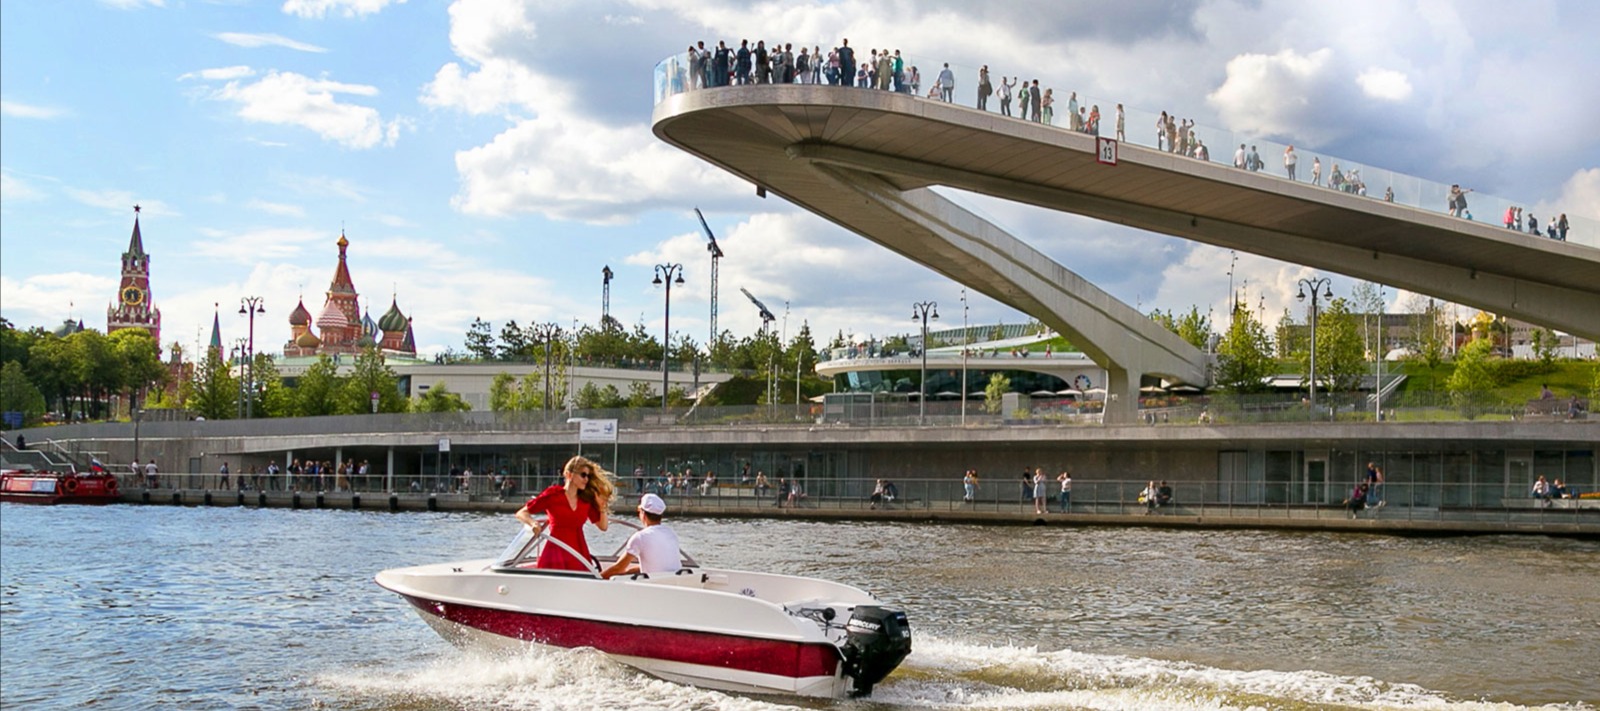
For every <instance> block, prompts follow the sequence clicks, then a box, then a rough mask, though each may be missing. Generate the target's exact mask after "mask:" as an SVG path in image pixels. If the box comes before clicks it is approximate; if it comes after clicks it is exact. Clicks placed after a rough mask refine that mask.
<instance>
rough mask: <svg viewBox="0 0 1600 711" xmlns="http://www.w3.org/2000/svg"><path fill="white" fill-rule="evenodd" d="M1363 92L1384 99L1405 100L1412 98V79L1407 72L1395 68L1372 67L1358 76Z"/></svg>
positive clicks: (1357, 81) (1358, 82)
mask: <svg viewBox="0 0 1600 711" xmlns="http://www.w3.org/2000/svg"><path fill="white" fill-rule="evenodd" d="M1356 83H1357V84H1360V85H1361V91H1362V93H1364V94H1366V95H1367V96H1369V97H1371V98H1374V99H1381V100H1383V101H1405V100H1406V99H1409V98H1411V81H1410V80H1409V79H1407V78H1406V75H1405V74H1402V73H1400V72H1397V71H1394V70H1393V69H1379V68H1377V67H1372V68H1370V69H1368V70H1366V71H1364V72H1362V73H1361V75H1360V76H1357V77H1356Z"/></svg>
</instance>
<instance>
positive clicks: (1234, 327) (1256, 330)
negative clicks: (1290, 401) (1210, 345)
mask: <svg viewBox="0 0 1600 711" xmlns="http://www.w3.org/2000/svg"><path fill="white" fill-rule="evenodd" d="M1217 356H1218V358H1217V384H1218V385H1220V386H1222V387H1224V388H1226V389H1228V390H1232V391H1234V392H1238V393H1256V392H1262V391H1265V390H1266V389H1267V385H1266V383H1265V382H1264V381H1265V380H1266V378H1268V377H1270V376H1271V375H1272V374H1273V371H1274V370H1276V365H1277V364H1276V363H1275V362H1274V361H1273V359H1272V343H1271V342H1270V341H1269V340H1268V339H1267V329H1266V327H1265V326H1263V325H1261V322H1260V321H1257V320H1256V317H1255V315H1254V314H1252V313H1250V310H1249V309H1246V308H1239V309H1236V310H1235V311H1234V313H1233V323H1232V324H1230V325H1229V326H1228V332H1227V333H1226V334H1224V335H1223V337H1222V340H1221V341H1220V342H1219V343H1218V344H1217Z"/></svg>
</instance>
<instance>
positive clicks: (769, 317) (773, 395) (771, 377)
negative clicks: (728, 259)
mask: <svg viewBox="0 0 1600 711" xmlns="http://www.w3.org/2000/svg"><path fill="white" fill-rule="evenodd" d="M739 291H742V292H744V295H745V297H746V298H748V299H750V303H752V304H755V305H756V309H757V310H759V311H760V312H761V335H763V336H765V335H766V334H767V331H768V329H770V328H771V327H772V322H773V321H776V320H778V317H777V316H775V315H773V313H772V309H769V308H767V305H766V304H763V303H761V300H760V299H757V298H756V295H755V294H752V293H750V290H749V289H746V288H744V287H742V286H741V287H739ZM780 347H781V346H780ZM775 358H776V355H773V356H770V357H768V358H767V404H768V406H770V407H772V408H774V412H775V411H776V408H777V400H778V381H777V380H776V373H774V372H773V360H774V359H775Z"/></svg>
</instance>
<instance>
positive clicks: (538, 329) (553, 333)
mask: <svg viewBox="0 0 1600 711" xmlns="http://www.w3.org/2000/svg"><path fill="white" fill-rule="evenodd" d="M533 337H534V338H538V339H540V340H543V341H544V407H543V408H542V409H543V410H544V412H545V414H546V415H548V414H549V413H550V343H551V341H554V340H555V339H557V338H560V337H561V327H560V326H557V325H556V324H555V323H540V324H535V325H534V327H533Z"/></svg>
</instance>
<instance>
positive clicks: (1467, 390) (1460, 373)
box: [1445, 338, 1494, 420]
mask: <svg viewBox="0 0 1600 711" xmlns="http://www.w3.org/2000/svg"><path fill="white" fill-rule="evenodd" d="M1493 353H1494V341H1493V340H1492V339H1489V338H1480V339H1478V340H1475V341H1473V342H1471V343H1468V344H1467V345H1466V347H1464V348H1462V349H1461V351H1460V352H1459V353H1456V367H1455V370H1453V371H1451V373H1450V378H1449V379H1448V380H1446V381H1445V387H1446V388H1448V389H1449V390H1450V400H1451V402H1454V403H1455V405H1456V407H1457V408H1458V409H1460V410H1461V414H1462V415H1463V416H1465V417H1466V418H1467V419H1469V420H1470V419H1472V418H1475V417H1477V416H1478V415H1479V414H1482V413H1483V411H1484V410H1485V409H1487V408H1488V405H1489V390H1490V389H1491V388H1493V387H1494V370H1493V368H1492V367H1491V365H1490V362H1489V361H1490V358H1492V357H1493V356H1492V354H1493Z"/></svg>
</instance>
